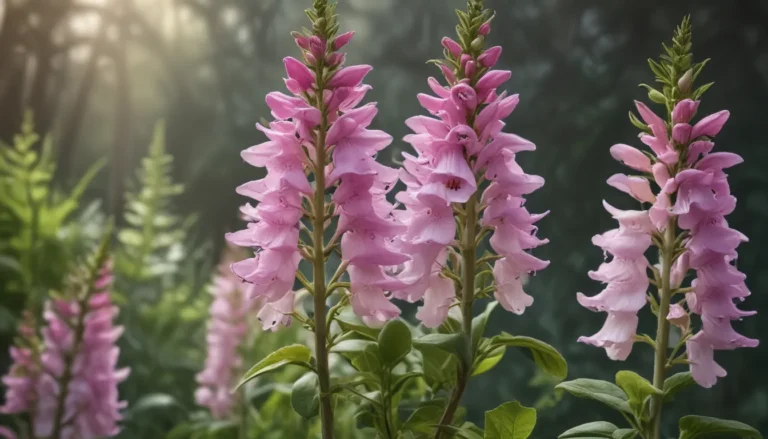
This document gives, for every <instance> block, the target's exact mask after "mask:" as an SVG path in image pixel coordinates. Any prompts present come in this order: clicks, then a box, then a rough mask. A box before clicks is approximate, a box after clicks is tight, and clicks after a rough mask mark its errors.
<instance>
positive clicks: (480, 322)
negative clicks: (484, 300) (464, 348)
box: [472, 300, 499, 349]
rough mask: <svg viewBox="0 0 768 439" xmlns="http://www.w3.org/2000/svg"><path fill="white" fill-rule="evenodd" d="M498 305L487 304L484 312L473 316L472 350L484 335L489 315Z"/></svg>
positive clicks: (495, 302)
mask: <svg viewBox="0 0 768 439" xmlns="http://www.w3.org/2000/svg"><path fill="white" fill-rule="evenodd" d="M498 304H499V302H497V301H495V300H494V301H492V302H489V303H488V305H486V307H485V311H483V312H482V313H481V314H479V315H477V316H475V318H473V319H472V348H473V349H477V345H478V343H480V339H481V338H482V337H483V334H484V333H485V327H486V325H488V319H489V318H490V317H491V313H492V312H493V310H494V309H495V308H496V306H497V305H498Z"/></svg>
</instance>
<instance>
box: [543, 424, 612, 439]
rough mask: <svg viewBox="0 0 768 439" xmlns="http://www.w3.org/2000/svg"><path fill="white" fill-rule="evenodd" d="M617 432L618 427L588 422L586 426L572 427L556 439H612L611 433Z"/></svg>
mask: <svg viewBox="0 0 768 439" xmlns="http://www.w3.org/2000/svg"><path fill="white" fill-rule="evenodd" d="M616 430H618V427H616V426H615V425H613V424H611V423H610V422H605V421H596V422H589V423H587V424H582V425H579V426H578V427H573V428H571V429H570V430H567V431H565V432H564V433H563V434H561V435H560V436H558V437H557V438H558V439H570V438H579V439H581V438H585V437H604V438H612V437H613V432H614V431H616Z"/></svg>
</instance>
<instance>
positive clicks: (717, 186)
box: [578, 24, 758, 387]
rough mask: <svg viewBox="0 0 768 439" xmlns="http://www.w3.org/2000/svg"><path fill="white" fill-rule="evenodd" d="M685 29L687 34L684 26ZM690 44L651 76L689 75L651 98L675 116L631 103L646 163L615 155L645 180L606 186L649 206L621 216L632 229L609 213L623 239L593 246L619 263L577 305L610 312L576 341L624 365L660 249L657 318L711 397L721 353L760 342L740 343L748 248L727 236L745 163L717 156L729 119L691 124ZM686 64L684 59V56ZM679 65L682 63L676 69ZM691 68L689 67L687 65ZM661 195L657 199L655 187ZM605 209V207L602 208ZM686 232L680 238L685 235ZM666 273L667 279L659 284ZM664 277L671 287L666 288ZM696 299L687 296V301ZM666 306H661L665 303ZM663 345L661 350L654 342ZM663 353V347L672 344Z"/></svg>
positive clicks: (630, 154) (635, 156)
mask: <svg viewBox="0 0 768 439" xmlns="http://www.w3.org/2000/svg"><path fill="white" fill-rule="evenodd" d="M686 25H687V24H686ZM689 40H690V35H687V36H680V35H678V36H677V37H676V39H675V42H673V49H670V50H673V51H677V52H675V53H679V56H677V57H675V58H674V59H675V60H678V61H674V62H683V63H687V64H686V65H684V66H676V67H670V66H668V67H667V68H661V67H660V68H659V69H655V70H656V71H657V73H658V72H662V71H672V72H675V71H676V72H685V71H686V70H688V73H685V74H684V75H683V76H682V77H681V78H679V79H677V78H674V80H675V81H676V82H677V83H678V89H676V92H679V94H677V95H675V96H683V98H682V99H680V98H679V97H675V98H671V97H670V96H668V95H664V94H662V93H661V92H658V91H656V90H653V91H651V93H650V94H651V97H652V99H654V100H655V101H657V102H660V100H661V99H663V100H664V102H666V103H667V104H668V108H670V109H671V110H672V111H671V114H670V117H669V120H664V119H663V118H661V117H660V116H658V115H657V114H656V113H654V112H653V110H651V109H650V108H648V106H646V105H645V104H643V103H641V102H635V105H636V108H637V112H638V114H639V115H640V118H639V119H638V118H636V117H634V116H633V117H632V119H633V124H634V125H635V126H637V127H639V128H641V129H642V131H643V132H642V133H641V135H640V140H641V142H642V143H644V144H645V145H647V146H648V147H649V148H650V149H651V153H650V154H646V153H644V152H641V151H640V150H638V149H635V148H634V147H632V146H629V145H625V144H618V145H614V146H613V147H612V148H611V155H612V156H613V157H614V158H615V159H616V160H618V161H620V162H622V163H623V164H625V165H626V166H628V167H630V168H632V169H633V170H635V171H638V172H640V173H642V175H639V176H634V175H633V176H629V175H623V174H617V175H614V176H613V177H611V178H609V179H608V184H610V185H611V186H613V187H615V188H617V189H619V190H620V191H622V192H625V193H627V194H628V195H630V196H631V197H632V198H634V199H635V200H636V201H639V202H640V203H643V204H644V207H647V210H642V211H632V213H630V212H629V211H628V212H625V213H623V214H622V215H623V218H624V219H625V220H626V219H628V218H630V217H631V218H632V224H631V228H630V229H628V228H627V226H629V224H628V223H626V222H622V218H621V217H620V216H618V215H617V213H618V212H619V211H617V210H616V209H609V211H611V213H612V214H613V215H614V217H615V218H616V219H618V220H619V223H620V227H619V229H618V231H612V232H608V233H606V234H604V235H601V237H600V238H599V239H597V238H598V237H596V239H594V240H593V242H594V243H595V244H596V245H598V246H600V247H602V248H603V250H604V251H606V252H607V253H610V254H611V255H613V259H612V260H611V261H610V262H609V263H607V264H603V265H602V266H601V267H600V269H599V270H598V271H597V272H590V277H592V278H593V279H596V280H600V281H602V282H605V283H606V284H607V286H606V289H605V290H604V291H603V292H602V293H600V294H598V295H597V296H594V297H586V296H584V295H582V294H579V295H578V301H579V303H580V304H581V305H582V306H585V307H587V308H590V309H592V310H595V311H605V312H607V313H608V319H607V321H606V324H605V326H604V327H603V329H602V330H600V331H599V332H598V333H597V334H595V335H593V336H591V337H581V338H579V341H582V342H585V343H589V344H593V345H596V346H601V347H605V348H606V350H607V351H608V355H609V357H610V358H612V359H616V360H623V359H625V358H626V357H627V355H629V352H630V350H631V345H632V341H633V340H634V337H635V332H636V329H637V321H638V318H637V312H638V311H639V310H640V309H641V308H642V307H643V306H644V304H645V301H646V290H647V289H648V286H649V282H650V281H649V279H648V271H647V268H649V267H650V264H649V263H648V261H647V260H646V259H645V256H644V254H645V250H646V249H647V248H648V247H649V246H650V245H651V242H652V240H653V242H654V244H655V245H656V246H657V247H659V249H660V252H661V255H662V262H663V263H664V264H669V265H668V266H667V267H666V268H667V270H664V267H663V266H662V264H659V265H657V266H656V268H655V269H654V277H655V282H656V285H657V287H658V288H659V298H660V300H659V302H658V303H665V302H666V303H667V305H666V306H667V307H668V309H666V310H660V311H663V312H664V313H665V314H664V315H659V316H658V318H659V319H666V321H667V322H668V324H672V325H675V326H677V327H678V328H680V330H681V331H682V332H683V336H684V337H683V340H684V341H685V342H686V347H687V353H686V355H687V358H686V360H687V362H688V363H689V364H690V367H691V374H692V375H693V378H694V379H695V380H696V382H697V383H698V384H699V385H701V386H702V387H711V386H712V385H714V384H715V382H716V381H717V378H718V377H724V376H725V374H726V372H725V370H724V369H723V368H722V367H720V366H719V365H718V364H717V363H716V362H715V360H714V351H715V350H730V349H736V348H739V347H754V346H757V344H758V341H757V340H754V339H750V338H747V337H744V336H742V335H740V334H738V333H737V332H735V331H734V330H733V328H732V327H731V321H732V320H737V319H741V318H742V317H746V316H750V315H753V314H755V312H754V311H742V310H740V309H739V308H737V307H736V303H737V302H741V301H743V300H744V299H745V298H746V297H747V296H749V294H750V292H749V289H748V288H747V286H746V284H745V282H744V281H745V278H746V276H745V275H744V274H743V273H741V272H739V271H738V269H737V268H736V266H735V264H734V262H735V260H736V258H737V257H738V252H737V247H738V246H739V245H740V244H741V243H742V242H745V241H747V238H746V236H744V235H743V234H742V233H740V232H738V231H736V230H733V229H731V228H730V227H729V226H728V222H727V221H726V219H725V217H726V216H727V215H728V214H730V213H731V212H732V211H733V210H734V209H735V208H736V198H735V197H734V196H733V195H731V191H730V187H729V185H728V177H727V174H726V172H725V170H726V169H728V168H730V167H732V166H735V165H738V164H739V163H741V162H742V159H741V157H739V156H738V155H736V154H733V153H728V152H713V148H714V146H715V144H714V137H715V136H717V134H718V133H719V132H720V131H721V129H722V128H723V126H724V125H725V123H726V121H727V120H728V117H729V113H728V111H719V112H717V113H714V114H712V115H709V116H706V117H703V118H701V119H699V120H698V121H697V122H694V119H695V118H696V114H697V111H698V108H699V104H700V102H699V100H698V99H699V98H700V97H701V94H703V92H704V91H705V90H706V88H703V89H699V90H693V89H692V87H691V86H692V81H693V79H694V78H695V75H693V74H692V73H691V72H693V71H696V70H697V69H699V70H700V69H701V67H702V65H698V66H693V67H692V66H691V64H690V58H691V55H690V54H688V53H687V52H688V50H689V49H690V45H688V46H686V44H684V43H683V42H684V41H689ZM683 55H685V56H683ZM679 60H683V61H679ZM685 60H687V61H685ZM658 80H659V82H663V83H670V82H671V81H672V80H673V78H664V77H659V78H658ZM652 182H653V183H655V184H656V186H657V187H658V189H657V190H656V191H654V190H653V189H652V188H651V183H652ZM606 207H609V206H607V205H606ZM679 229H682V233H680V232H679ZM690 269H692V270H694V271H695V273H696V279H694V280H693V281H692V283H691V287H690V288H685V289H684V290H683V291H686V292H687V294H686V296H685V299H684V300H683V301H681V302H680V303H674V304H671V305H670V304H669V301H670V299H671V297H672V295H674V294H676V292H678V291H680V287H681V284H682V283H683V282H684V279H685V277H686V274H687V272H688V271H689V270H690ZM664 272H666V274H663V273H664ZM662 275H664V276H668V277H669V278H668V279H662ZM689 290H690V291H689ZM665 295H666V296H667V297H664V296H665ZM690 313H694V314H698V315H699V316H700V317H701V329H700V330H699V331H698V332H697V333H695V334H694V332H693V326H694V325H692V324H691V323H692V322H691V320H690ZM657 343H659V341H658V340H657ZM662 343H664V345H666V343H667V341H666V340H663V341H662Z"/></svg>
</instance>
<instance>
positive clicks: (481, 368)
mask: <svg viewBox="0 0 768 439" xmlns="http://www.w3.org/2000/svg"><path fill="white" fill-rule="evenodd" d="M506 351H507V348H506V347H505V346H500V347H498V348H496V349H494V350H493V352H491V353H490V354H489V355H488V356H487V357H485V358H484V359H483V360H482V361H480V362H479V363H477V362H476V363H475V367H474V368H473V370H472V376H476V375H480V374H483V373H485V372H488V371H489V370H491V369H493V368H494V367H495V366H496V365H497V364H498V363H499V361H501V359H502V358H504V353H505V352H506Z"/></svg>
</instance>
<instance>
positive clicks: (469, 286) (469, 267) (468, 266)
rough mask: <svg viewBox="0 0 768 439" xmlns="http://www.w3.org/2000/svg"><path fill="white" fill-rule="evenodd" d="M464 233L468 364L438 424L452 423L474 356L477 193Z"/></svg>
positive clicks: (463, 306) (463, 294) (464, 320)
mask: <svg viewBox="0 0 768 439" xmlns="http://www.w3.org/2000/svg"><path fill="white" fill-rule="evenodd" d="M465 221H466V224H465V227H464V236H462V243H461V255H462V265H461V266H462V287H463V288H462V292H461V315H462V332H463V333H464V337H465V342H466V346H467V349H468V350H469V358H467V364H466V365H463V364H461V363H460V364H459V366H458V369H457V371H456V374H457V375H456V388H454V390H453V393H452V394H451V399H450V400H449V401H448V405H447V406H446V408H445V412H443V416H442V418H440V425H451V424H452V423H453V417H454V415H455V414H456V409H457V408H458V407H459V402H460V401H461V396H462V395H463V394H464V390H465V389H466V387H467V382H468V381H469V378H470V375H471V371H472V361H473V360H472V356H473V355H474V350H475V349H474V346H472V305H473V304H474V300H475V297H474V295H475V269H476V266H477V243H476V242H475V237H476V229H477V195H476V194H473V195H472V196H471V197H470V198H469V200H468V201H467V208H466V216H465ZM443 432H444V430H443V429H438V430H437V433H435V439H440V438H441V437H443Z"/></svg>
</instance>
